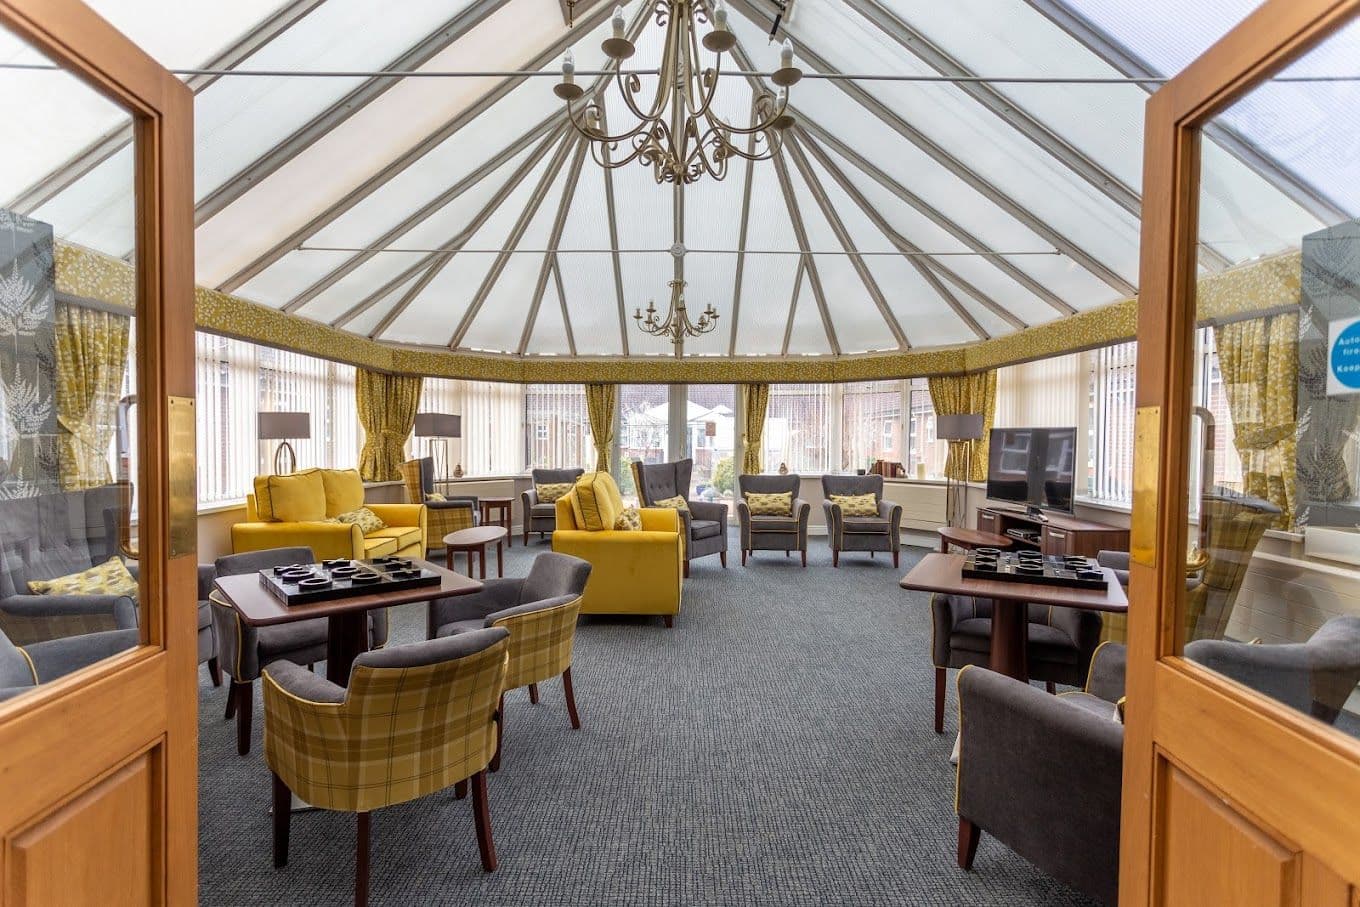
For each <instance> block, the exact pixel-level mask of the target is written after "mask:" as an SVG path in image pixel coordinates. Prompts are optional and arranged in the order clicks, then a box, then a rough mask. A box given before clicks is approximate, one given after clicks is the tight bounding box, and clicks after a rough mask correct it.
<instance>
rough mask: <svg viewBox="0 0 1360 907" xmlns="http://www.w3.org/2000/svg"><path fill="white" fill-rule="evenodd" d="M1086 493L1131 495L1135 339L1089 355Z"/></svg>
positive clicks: (1124, 500) (1112, 498) (1127, 498)
mask: <svg viewBox="0 0 1360 907" xmlns="http://www.w3.org/2000/svg"><path fill="white" fill-rule="evenodd" d="M1090 361H1091V369H1090V382H1089V385H1088V386H1089V390H1090V396H1089V400H1088V408H1089V422H1088V425H1089V429H1088V439H1089V441H1088V450H1089V454H1088V468H1089V470H1090V473H1089V474H1090V479H1089V482H1088V485H1087V488H1088V491H1087V493H1088V495H1089V496H1090V497H1091V498H1093V499H1094V500H1097V501H1108V502H1111V503H1117V504H1128V503H1130V502H1131V501H1132V500H1133V414H1134V410H1135V408H1136V401H1135V397H1134V388H1135V384H1136V382H1137V374H1136V372H1137V364H1138V344H1137V343H1117V344H1115V345H1114V346H1107V347H1103V348H1101V349H1098V350H1095V351H1094V352H1092V353H1091V354H1090Z"/></svg>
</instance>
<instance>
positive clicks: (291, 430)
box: [257, 413, 312, 441]
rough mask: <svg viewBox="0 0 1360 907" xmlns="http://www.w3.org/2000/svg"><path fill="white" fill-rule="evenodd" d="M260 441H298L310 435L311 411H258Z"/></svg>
mask: <svg viewBox="0 0 1360 907" xmlns="http://www.w3.org/2000/svg"><path fill="white" fill-rule="evenodd" d="M257 417H258V423H257V425H258V429H259V436H260V440H261V441H300V440H304V439H306V438H310V437H311V436H312V414H311V413H258V414H257Z"/></svg>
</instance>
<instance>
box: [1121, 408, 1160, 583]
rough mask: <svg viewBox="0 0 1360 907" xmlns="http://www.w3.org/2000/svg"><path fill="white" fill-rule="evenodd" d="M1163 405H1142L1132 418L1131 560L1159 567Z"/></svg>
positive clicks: (1147, 565) (1145, 565)
mask: <svg viewBox="0 0 1360 907" xmlns="http://www.w3.org/2000/svg"><path fill="white" fill-rule="evenodd" d="M1161 442H1162V408H1161V407H1160V406H1140V407H1138V410H1137V412H1136V413H1135V414H1134V419H1133V517H1132V520H1131V521H1130V524H1129V559H1130V560H1132V561H1133V562H1134V563H1136V564H1142V565H1143V566H1144V567H1156V566H1157V506H1158V502H1157V473H1158V472H1159V471H1160V469H1161Z"/></svg>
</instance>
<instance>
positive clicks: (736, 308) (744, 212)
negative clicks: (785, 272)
mask: <svg viewBox="0 0 1360 907" xmlns="http://www.w3.org/2000/svg"><path fill="white" fill-rule="evenodd" d="M755 117H756V95H755V93H754V92H752V94H751V122H753V123H754V122H755ZM755 147H756V137H755V133H752V134H751V135H748V136H747V137H746V151H747V153H748V154H754V153H755ZM755 166H756V164H755V161H753V160H750V159H749V158H748V159H747V161H746V184H745V186H744V188H743V189H742V193H741V227H740V228H739V229H738V231H737V270H736V276H735V277H734V278H733V282H732V330H731V336H730V337H729V339H728V341H727V355H729V356H735V355H737V325H738V323H739V319H740V317H741V290H742V277H743V275H744V273H745V271H746V237H747V234H748V232H749V227H750V223H751V184H752V183H754V182H755Z"/></svg>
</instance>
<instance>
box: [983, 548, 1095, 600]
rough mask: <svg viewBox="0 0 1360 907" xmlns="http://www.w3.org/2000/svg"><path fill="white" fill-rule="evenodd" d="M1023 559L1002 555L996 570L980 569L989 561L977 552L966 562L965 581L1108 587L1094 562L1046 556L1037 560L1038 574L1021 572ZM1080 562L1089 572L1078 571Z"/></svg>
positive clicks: (1092, 587) (1091, 560) (1027, 559)
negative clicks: (1087, 566)
mask: <svg viewBox="0 0 1360 907" xmlns="http://www.w3.org/2000/svg"><path fill="white" fill-rule="evenodd" d="M1021 557H1022V556H1021V555H1020V554H1019V553H1016V552H1010V551H1003V552H1001V553H1000V554H998V555H997V556H996V558H995V561H996V568H995V569H986V568H985V567H981V566H980V565H979V561H983V562H984V563H985V562H986V561H988V560H990V559H988V558H986V557H985V556H982V557H979V555H978V552H976V551H973V552H970V553H969V554H968V556H967V557H966V558H964V561H963V570H962V573H963V576H964V578H965V579H989V580H996V581H998V582H1003V583H1035V584H1037V585H1040V586H1064V587H1066V588H1069V589H1094V590H1097V591H1101V592H1103V591H1105V589H1106V588H1107V586H1108V584H1107V581H1106V577H1105V571H1104V570H1101V569H1100V567H1099V566H1098V565H1097V564H1096V562H1095V561H1094V560H1093V559H1091V558H1085V557H1083V558H1074V559H1064V558H1062V557H1058V556H1057V555H1053V554H1050V555H1045V556H1044V557H1042V558H1038V559H1037V562H1038V563H1039V565H1040V566H1039V572H1037V573H1028V572H1021V571H1022V563H1021ZM1034 560H1036V559H1035V558H1033V557H1029V558H1026V561H1034ZM1078 561H1080V562H1081V563H1082V564H1086V565H1089V568H1090V569H1089V570H1087V571H1083V570H1080V569H1079V568H1078Z"/></svg>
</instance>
